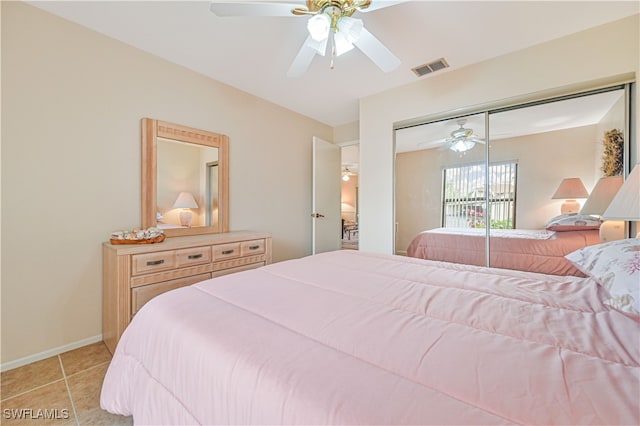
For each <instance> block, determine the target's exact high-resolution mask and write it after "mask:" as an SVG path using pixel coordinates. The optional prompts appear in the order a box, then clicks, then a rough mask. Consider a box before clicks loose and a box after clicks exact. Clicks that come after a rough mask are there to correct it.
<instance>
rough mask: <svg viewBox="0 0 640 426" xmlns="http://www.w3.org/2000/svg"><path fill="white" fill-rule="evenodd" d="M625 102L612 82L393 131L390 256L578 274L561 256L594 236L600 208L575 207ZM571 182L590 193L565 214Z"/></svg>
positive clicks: (620, 124)
mask: <svg viewBox="0 0 640 426" xmlns="http://www.w3.org/2000/svg"><path fill="white" fill-rule="evenodd" d="M625 101H626V96H625V90H624V88H623V87H617V88H612V89H611V90H606V91H603V92H598V93H590V94H588V95H584V96H579V97H573V98H568V99H566V98H563V99H558V100H554V101H553V102H544V103H536V104H532V105H524V106H522V107H514V108H508V109H504V110H496V111H489V112H488V113H487V114H485V113H484V112H483V113H478V114H473V115H467V116H462V117H461V116H455V115H453V116H450V117H444V118H442V117H439V118H438V119H437V120H431V121H430V122H428V123H426V124H420V125H414V126H408V127H405V128H402V129H398V130H396V183H395V184H396V187H395V204H396V254H400V255H408V256H413V257H419V258H427V259H432V260H441V261H447V262H454V263H464V264H473V265H489V266H492V267H497V268H506V269H517V270H528V271H533V272H542V273H547V274H555V275H578V276H583V275H582V274H581V272H580V271H578V270H577V269H576V268H575V267H574V266H573V265H571V263H570V262H568V261H567V260H566V259H565V258H564V256H565V255H566V254H569V253H570V252H572V251H574V250H577V249H579V248H581V247H584V246H587V245H593V244H598V243H599V242H600V236H599V227H600V221H599V218H598V215H601V214H602V211H599V212H593V211H590V212H589V215H587V214H586V212H585V214H580V213H581V212H580V209H581V208H582V206H583V205H584V203H585V201H586V198H585V197H586V196H588V193H590V192H591V191H592V190H593V188H594V187H595V185H596V183H597V182H598V181H599V180H600V178H602V177H603V176H604V172H603V171H602V170H601V168H602V166H603V138H604V135H605V133H607V132H609V131H611V130H617V129H619V130H620V131H621V132H622V133H623V134H624V133H625V131H624V129H625V128H626V125H627V124H626V121H625ZM487 122H488V131H487V128H486V127H487ZM458 136H465V137H466V138H467V139H466V140H471V141H472V142H465V143H463V142H462V141H463V140H465V139H463V138H462V137H460V138H458ZM487 141H488V146H487V145H486V143H487ZM487 154H488V155H489V161H488V162H486V155H487ZM487 164H488V167H487ZM567 178H579V181H580V182H581V183H583V184H584V188H585V189H586V193H580V192H579V191H578V192H576V193H575V195H576V198H577V200H576V201H577V203H578V209H577V210H570V211H571V214H568V215H565V216H562V215H561V206H562V205H563V203H564V202H565V199H564V197H567V198H569V197H571V198H573V194H572V193H570V192H569V193H563V194H560V195H561V197H558V196H557V194H559V193H560V192H562V191H559V186H560V184H561V183H562V182H563V181H564V180H566V179H567ZM487 188H489V189H488V191H487ZM554 196H555V197H554ZM487 198H488V200H487ZM487 210H488V211H487ZM594 213H595V215H594ZM552 219H556V220H563V222H562V226H557V225H558V224H556V226H552V225H551V221H552ZM583 219H586V220H587V222H588V223H585V221H584V220H583ZM592 219H595V222H593V221H591V220H592ZM487 227H488V228H489V235H490V238H489V242H488V244H487V241H486V235H487Z"/></svg>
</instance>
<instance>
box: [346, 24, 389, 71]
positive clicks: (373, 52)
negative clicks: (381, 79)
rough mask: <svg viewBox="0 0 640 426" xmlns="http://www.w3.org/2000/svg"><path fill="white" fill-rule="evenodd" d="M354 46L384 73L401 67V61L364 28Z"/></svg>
mask: <svg viewBox="0 0 640 426" xmlns="http://www.w3.org/2000/svg"><path fill="white" fill-rule="evenodd" d="M353 44H355V45H356V47H358V49H360V50H362V53H364V54H365V55H367V56H368V57H369V59H371V60H372V61H373V63H374V64H376V65H377V66H378V67H379V68H380V69H381V70H382V71H384V72H389V71H393V70H394V69H395V68H397V67H398V65H400V59H398V58H397V57H396V56H395V55H394V54H393V53H391V51H390V50H389V49H387V47H386V46H385V45H384V44H382V43H381V42H380V40H378V39H377V38H375V36H374V35H373V34H371V33H370V32H369V31H367V29H366V28H362V31H361V32H360V37H359V38H358V40H357V41H355V42H354V43H353Z"/></svg>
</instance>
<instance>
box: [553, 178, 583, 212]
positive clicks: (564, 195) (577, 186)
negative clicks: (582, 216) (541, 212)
mask: <svg viewBox="0 0 640 426" xmlns="http://www.w3.org/2000/svg"><path fill="white" fill-rule="evenodd" d="M588 196H589V193H588V192H587V188H585V187H584V184H583V183H582V180H581V179H580V178H566V179H563V180H562V182H560V186H559V187H558V189H557V190H556V192H555V194H553V197H551V198H552V199H553V200H558V199H564V200H565V201H564V203H562V206H560V213H562V214H569V213H578V212H579V211H580V203H578V201H576V198H587V197H588Z"/></svg>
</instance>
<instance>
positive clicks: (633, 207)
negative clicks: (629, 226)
mask: <svg viewBox="0 0 640 426" xmlns="http://www.w3.org/2000/svg"><path fill="white" fill-rule="evenodd" d="M602 218H603V219H612V220H624V221H640V165H638V164H636V165H635V167H634V168H633V170H632V171H631V174H630V175H629V177H627V179H626V180H625V181H624V183H623V184H622V187H621V188H620V190H619V191H618V193H617V194H616V196H615V197H613V200H611V203H610V204H609V207H607V210H605V212H604V213H603V214H602ZM636 238H640V232H639V233H638V235H636Z"/></svg>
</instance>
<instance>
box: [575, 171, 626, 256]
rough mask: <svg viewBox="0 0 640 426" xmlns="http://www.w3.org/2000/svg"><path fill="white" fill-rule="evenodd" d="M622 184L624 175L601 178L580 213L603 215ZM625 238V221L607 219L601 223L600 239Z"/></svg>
mask: <svg viewBox="0 0 640 426" xmlns="http://www.w3.org/2000/svg"><path fill="white" fill-rule="evenodd" d="M621 186H622V176H609V177H603V178H600V180H599V181H598V183H596V186H595V187H594V188H593V190H592V191H591V194H590V195H589V198H587V201H585V203H584V206H582V210H580V214H586V215H596V216H600V217H602V214H603V213H604V212H605V210H606V209H607V207H609V204H611V200H613V197H615V196H616V194H617V193H618V190H619V189H620V187H621ZM623 238H624V221H622V220H605V221H604V222H602V224H601V225H600V241H601V242H603V243H606V242H607V241H615V240H621V239H623Z"/></svg>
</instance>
